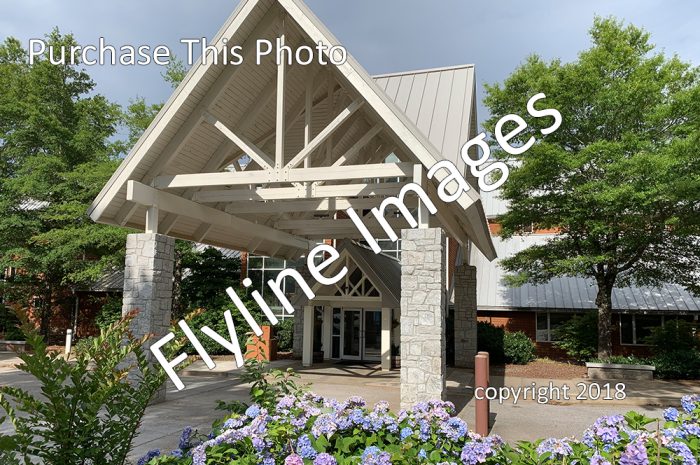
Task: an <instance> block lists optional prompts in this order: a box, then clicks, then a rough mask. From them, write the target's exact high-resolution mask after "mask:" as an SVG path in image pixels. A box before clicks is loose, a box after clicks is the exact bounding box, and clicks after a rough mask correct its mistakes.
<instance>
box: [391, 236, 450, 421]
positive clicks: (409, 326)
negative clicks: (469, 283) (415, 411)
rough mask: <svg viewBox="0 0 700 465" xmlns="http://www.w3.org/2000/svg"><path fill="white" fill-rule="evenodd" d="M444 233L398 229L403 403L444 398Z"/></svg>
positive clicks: (403, 407)
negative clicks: (399, 233)
mask: <svg viewBox="0 0 700 465" xmlns="http://www.w3.org/2000/svg"><path fill="white" fill-rule="evenodd" d="M445 297H446V296H445V235H444V233H443V231H442V229H440V228H429V229H404V230H403V231H401V408H402V409H409V408H411V407H412V406H413V405H414V404H415V403H417V402H421V401H426V400H431V399H444V398H445V372H446V368H445V359H446V356H445V348H446V347H445V344H446V342H445Z"/></svg>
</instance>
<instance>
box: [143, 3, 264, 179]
mask: <svg viewBox="0 0 700 465" xmlns="http://www.w3.org/2000/svg"><path fill="white" fill-rule="evenodd" d="M276 18H277V16H276V14H274V13H273V12H272V10H271V11H270V12H268V13H267V14H266V15H265V17H264V18H263V19H262V20H261V21H260V22H259V23H258V25H257V26H256V27H255V29H254V30H253V31H252V32H251V34H250V35H249V36H248V39H246V41H245V42H244V43H243V45H242V47H243V48H242V50H245V55H244V59H245V60H246V61H247V60H250V59H251V58H252V57H253V56H254V53H255V42H256V40H257V37H264V36H265V35H264V34H265V33H266V32H267V31H268V29H270V28H271V27H272V26H273V24H274V22H275V20H276ZM226 46H227V45H226V44H224V43H218V44H216V47H217V53H221V50H222V49H223V48H224V47H226ZM241 68H243V66H225V67H224V71H223V72H222V73H221V75H219V77H218V78H217V79H216V81H215V82H214V84H212V87H211V88H210V89H209V91H208V92H207V94H206V96H205V97H204V99H203V100H202V101H201V102H200V103H199V105H197V107H196V108H195V109H194V111H192V113H190V115H189V117H188V118H187V120H185V122H184V123H183V124H182V126H180V129H178V131H177V133H176V135H175V137H173V138H172V139H171V140H170V142H169V143H168V145H167V146H166V147H165V148H164V149H163V152H162V153H163V155H162V156H161V157H160V158H159V159H158V161H157V162H156V163H155V164H154V165H153V167H152V168H151V169H150V170H149V171H148V173H147V174H146V176H145V177H144V178H143V180H144V181H145V182H146V183H150V181H151V179H152V178H153V177H155V176H157V175H158V174H160V173H161V172H162V171H163V169H164V168H165V167H166V166H168V165H169V164H170V163H171V162H172V160H173V159H174V158H175V157H176V156H177V154H178V152H179V151H180V150H181V149H182V147H184V146H185V144H186V143H187V141H188V140H189V138H190V137H191V135H192V133H193V130H194V129H195V128H196V127H197V126H198V125H199V124H200V123H202V120H203V118H202V112H203V111H207V110H208V109H209V108H210V107H211V106H212V105H214V103H216V101H218V100H219V99H220V98H221V96H222V95H223V93H224V92H225V91H226V88H227V87H228V84H229V83H230V82H231V81H232V80H233V79H234V78H235V76H236V74H237V73H238V72H239V70H240V69H241Z"/></svg>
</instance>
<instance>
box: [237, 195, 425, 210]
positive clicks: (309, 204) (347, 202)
mask: <svg viewBox="0 0 700 465" xmlns="http://www.w3.org/2000/svg"><path fill="white" fill-rule="evenodd" d="M381 201H382V198H381V197H372V198H363V199H352V198H339V197H330V198H326V199H318V200H279V201H269V202H231V203H229V204H228V205H226V211H227V212H228V213H231V214H234V215H236V214H241V215H243V214H255V213H262V214H275V213H294V212H312V213H313V212H326V211H328V212H335V211H343V210H346V209H348V208H354V209H356V210H367V209H371V208H374V207H377V206H378V205H379V204H380V203H381ZM404 203H405V204H406V206H407V207H408V208H415V207H417V206H418V200H417V198H416V197H415V196H407V197H406V199H405V201H404Z"/></svg>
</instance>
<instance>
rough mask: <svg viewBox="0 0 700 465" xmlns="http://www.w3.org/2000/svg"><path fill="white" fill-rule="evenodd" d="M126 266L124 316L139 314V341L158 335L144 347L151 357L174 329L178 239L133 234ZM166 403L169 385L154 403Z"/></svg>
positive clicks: (135, 326) (136, 332) (136, 323)
mask: <svg viewBox="0 0 700 465" xmlns="http://www.w3.org/2000/svg"><path fill="white" fill-rule="evenodd" d="M125 262H126V263H125V267H124V297H123V304H122V314H125V313H127V312H129V311H132V310H139V313H138V315H137V316H136V317H135V318H134V320H133V321H132V322H131V331H132V332H133V334H134V336H136V337H137V338H139V337H142V336H144V335H145V334H153V335H154V336H153V337H152V338H151V339H150V340H149V342H147V343H146V346H145V347H144V350H146V353H147V354H148V355H149V356H150V355H151V353H150V350H148V349H149V347H150V344H151V343H153V342H155V341H157V340H158V339H160V338H161V337H162V336H164V335H165V334H166V333H167V332H168V329H169V328H170V319H171V315H170V311H171V308H172V300H173V265H174V263H175V239H173V238H172V237H168V236H165V235H162V234H155V233H147V234H129V235H128V236H127V239H126V261H125ZM154 363H156V362H155V361H154ZM164 400H165V385H163V386H162V387H161V389H160V390H159V391H158V392H157V393H156V395H155V396H154V398H153V400H152V402H154V403H155V402H162V401H164Z"/></svg>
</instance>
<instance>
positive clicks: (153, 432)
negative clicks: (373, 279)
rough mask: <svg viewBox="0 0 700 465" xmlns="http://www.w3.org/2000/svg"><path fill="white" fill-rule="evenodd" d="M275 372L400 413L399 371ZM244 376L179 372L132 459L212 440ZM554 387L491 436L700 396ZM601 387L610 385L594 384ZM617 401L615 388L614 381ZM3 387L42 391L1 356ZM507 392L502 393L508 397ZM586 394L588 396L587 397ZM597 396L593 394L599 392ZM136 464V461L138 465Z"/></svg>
mask: <svg viewBox="0 0 700 465" xmlns="http://www.w3.org/2000/svg"><path fill="white" fill-rule="evenodd" d="M273 366H275V367H278V368H282V369H285V368H287V367H289V366H291V367H293V368H294V369H295V370H296V371H297V372H298V373H299V374H300V376H301V381H302V382H303V383H308V384H310V385H311V388H312V390H313V391H314V392H316V393H318V394H321V395H324V396H328V397H334V398H337V399H345V398H347V397H349V396H353V395H359V396H362V397H364V398H365V399H367V401H368V402H369V403H370V404H373V403H375V402H378V401H379V400H387V401H388V402H389V403H390V404H391V406H392V408H393V409H398V406H399V397H400V380H399V373H398V371H392V372H382V371H381V370H379V369H378V367H377V366H372V365H359V364H358V365H344V364H330V363H326V364H321V365H315V366H314V367H311V368H303V367H301V366H300V365H299V363H298V362H296V361H278V362H273ZM239 376H240V370H237V369H235V368H234V365H233V362H232V361H228V360H217V368H216V369H215V370H212V371H209V370H208V369H207V368H206V366H204V364H203V363H201V362H197V363H195V364H193V365H191V366H190V367H189V368H187V369H186V370H185V371H184V372H182V373H181V377H182V380H183V382H184V383H185V387H186V389H185V390H183V391H177V390H176V389H175V388H174V386H173V385H172V384H170V383H169V384H168V396H167V400H166V402H163V403H160V404H155V405H152V406H150V407H149V408H148V410H147V411H146V415H145V417H144V419H143V422H142V426H141V428H140V431H139V434H138V436H137V437H136V439H135V441H134V451H133V453H132V458H133V459H137V458H138V457H140V456H141V455H143V454H145V453H146V452H147V451H148V450H151V449H162V450H164V451H169V450H171V449H173V448H175V447H176V446H177V443H178V439H179V436H180V432H181V431H182V428H184V427H185V426H192V427H194V428H196V429H198V430H199V432H200V433H203V434H207V433H209V430H210V426H211V423H212V421H214V420H215V419H216V418H220V417H221V416H223V412H220V411H217V410H215V406H216V401H217V400H225V401H233V400H241V401H244V402H247V401H248V386H247V385H245V384H243V383H242V382H241V381H240V378H239ZM472 382H473V373H472V372H471V371H470V370H462V369H448V383H447V387H448V389H447V395H448V400H450V401H452V402H454V403H455V405H456V406H457V409H458V411H459V416H460V417H462V418H464V419H465V420H466V421H467V422H468V423H469V424H472V423H473V421H474V399H473V388H472ZM533 383H535V385H536V386H537V387H542V388H546V390H547V392H546V394H550V384H549V383H550V380H544V379H526V378H514V377H506V378H503V377H494V378H492V380H491V385H492V386H494V387H496V388H500V387H504V388H508V389H511V391H510V392H511V393H512V392H513V391H512V389H516V390H517V388H518V387H522V388H524V387H531V386H532V385H533ZM551 383H552V385H551V386H552V388H554V389H553V391H554V393H555V394H556V388H559V390H560V391H561V390H562V389H563V387H564V386H565V385H566V386H569V390H570V393H571V396H572V399H570V400H568V401H567V400H562V399H560V400H558V401H557V400H550V399H549V398H547V399H546V400H547V402H546V403H543V404H540V403H538V402H537V401H533V400H530V399H528V400H518V401H517V402H514V400H513V399H512V398H511V399H508V400H505V401H504V402H503V403H502V404H499V403H498V402H495V401H494V402H492V403H491V420H492V433H495V434H499V435H501V436H502V437H503V438H504V439H505V440H507V441H516V440H521V439H522V440H533V439H537V438H540V437H549V436H557V437H563V436H580V435H581V433H582V431H583V430H584V429H585V428H586V427H587V426H589V425H590V424H591V423H593V421H595V419H597V418H598V417H600V416H602V415H610V414H614V413H625V412H627V411H629V410H632V409H634V410H637V411H639V412H642V413H645V414H647V415H649V416H652V417H660V416H661V413H662V410H663V409H664V408H665V407H667V406H671V405H678V404H679V403H680V398H681V397H682V396H683V395H685V394H688V393H697V392H700V381H692V382H667V381H658V380H655V381H651V382H649V381H644V382H639V381H630V382H627V383H626V385H625V390H624V392H625V394H626V398H625V399H623V400H615V399H613V400H603V399H598V400H592V399H586V400H576V399H575V398H573V397H575V396H576V394H578V392H579V388H578V387H577V383H583V384H582V386H584V387H586V389H587V390H588V387H587V386H588V385H590V384H591V383H592V381H589V380H583V379H579V380H552V381H551ZM596 383H598V384H599V385H600V386H603V385H604V384H605V382H603V381H596ZM611 383H612V394H614V393H615V390H614V386H615V384H616V383H618V381H611ZM0 384H9V385H13V386H19V387H22V388H25V389H28V390H30V391H35V392H36V391H38V386H36V385H35V384H36V383H35V382H34V381H33V379H32V378H31V377H29V376H28V375H26V374H24V373H22V372H19V371H17V370H15V369H13V368H12V366H11V364H10V365H8V361H7V359H3V358H2V357H0ZM504 392H505V391H504ZM587 392H588V391H587ZM594 392H595V389H594ZM8 428H9V425H7V424H3V425H0V432H6V431H8ZM134 461H135V460H134Z"/></svg>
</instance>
